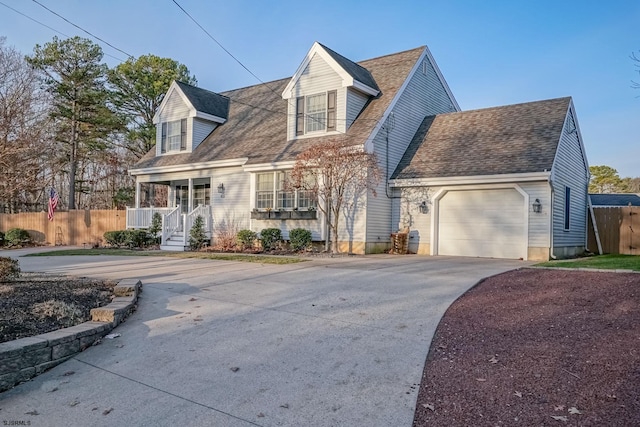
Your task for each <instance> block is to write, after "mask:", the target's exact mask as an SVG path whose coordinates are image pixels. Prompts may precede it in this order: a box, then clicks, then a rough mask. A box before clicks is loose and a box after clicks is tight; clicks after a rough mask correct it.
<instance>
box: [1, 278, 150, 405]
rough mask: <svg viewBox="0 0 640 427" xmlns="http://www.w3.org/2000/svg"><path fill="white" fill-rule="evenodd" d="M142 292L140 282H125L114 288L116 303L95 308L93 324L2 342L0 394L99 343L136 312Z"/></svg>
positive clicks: (83, 324) (92, 318)
mask: <svg viewBox="0 0 640 427" xmlns="http://www.w3.org/2000/svg"><path fill="white" fill-rule="evenodd" d="M140 292H142V282H141V281H140V280H137V279H125V280H121V281H120V282H118V284H117V285H116V286H115V287H114V288H113V294H114V296H115V297H114V299H113V300H112V302H111V303H109V304H107V305H106V306H104V307H98V308H94V309H92V310H91V320H90V321H88V322H84V323H81V324H79V325H76V326H71V327H69V328H63V329H58V330H57V331H52V332H47V333H46V334H41V335H36V336H34V337H26V338H20V339H17V340H13V341H7V342H4V343H0V393H1V392H3V391H6V390H9V389H11V388H13V387H14V386H16V385H17V384H19V383H21V382H24V381H27V380H29V379H31V378H33V377H35V376H37V375H40V374H41V373H43V372H45V371H46V370H48V369H51V368H53V367H54V366H56V365H58V364H60V363H62V362H64V361H66V360H68V359H70V358H71V357H73V356H75V355H76V354H78V353H80V352H81V351H84V350H85V349H87V348H89V347H91V346H93V345H96V344H97V343H99V342H100V340H101V339H102V337H104V336H105V335H107V334H108V333H109V332H111V331H112V330H113V329H114V328H115V327H116V326H118V325H119V324H120V323H121V322H122V321H123V320H124V319H125V318H126V317H127V316H128V315H129V314H130V313H131V312H132V311H133V310H134V309H135V304H136V301H137V300H138V295H139V294H140Z"/></svg>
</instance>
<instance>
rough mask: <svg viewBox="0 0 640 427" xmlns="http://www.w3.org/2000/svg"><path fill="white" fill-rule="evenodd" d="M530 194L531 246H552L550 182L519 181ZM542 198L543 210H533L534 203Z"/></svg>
mask: <svg viewBox="0 0 640 427" xmlns="http://www.w3.org/2000/svg"><path fill="white" fill-rule="evenodd" d="M518 185H520V187H521V188H522V189H523V190H524V191H525V192H526V193H527V194H529V206H528V209H529V245H528V246H529V247H536V248H548V247H550V246H551V245H550V236H549V231H550V229H549V220H550V217H551V187H549V183H548V182H546V181H545V182H523V183H518ZM536 199H540V204H541V205H542V212H540V213H535V212H533V207H532V204H533V202H534V201H535V200H536Z"/></svg>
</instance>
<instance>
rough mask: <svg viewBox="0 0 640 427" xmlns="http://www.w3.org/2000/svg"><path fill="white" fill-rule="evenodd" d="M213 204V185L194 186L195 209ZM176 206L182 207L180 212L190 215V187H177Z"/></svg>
mask: <svg viewBox="0 0 640 427" xmlns="http://www.w3.org/2000/svg"><path fill="white" fill-rule="evenodd" d="M210 203H211V185H210V184H194V185H193V207H194V208H197V207H198V206H207V205H209V204H210ZM176 206H180V212H182V213H189V186H188V185H176Z"/></svg>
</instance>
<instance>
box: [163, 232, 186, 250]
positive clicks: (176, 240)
mask: <svg viewBox="0 0 640 427" xmlns="http://www.w3.org/2000/svg"><path fill="white" fill-rule="evenodd" d="M183 238H184V233H183V232H181V231H180V232H176V233H173V234H172V235H171V237H170V238H169V239H167V241H166V243H165V244H164V245H160V250H162V251H175V252H184V251H186V250H188V249H189V246H185V245H184V244H183V243H182V242H183Z"/></svg>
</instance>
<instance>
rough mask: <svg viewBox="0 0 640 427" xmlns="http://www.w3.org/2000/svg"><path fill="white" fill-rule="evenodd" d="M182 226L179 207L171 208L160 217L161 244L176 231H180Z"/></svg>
mask: <svg viewBox="0 0 640 427" xmlns="http://www.w3.org/2000/svg"><path fill="white" fill-rule="evenodd" d="M182 225H183V215H182V214H181V213H180V207H179V206H178V207H176V208H172V210H171V212H169V213H167V214H165V215H164V216H163V217H162V244H165V243H166V241H167V240H168V239H169V238H170V237H171V235H172V234H173V233H175V232H176V231H180V229H181V228H182Z"/></svg>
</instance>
